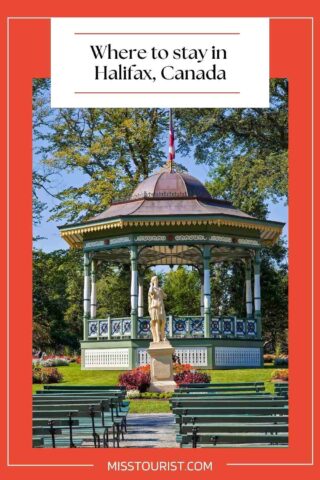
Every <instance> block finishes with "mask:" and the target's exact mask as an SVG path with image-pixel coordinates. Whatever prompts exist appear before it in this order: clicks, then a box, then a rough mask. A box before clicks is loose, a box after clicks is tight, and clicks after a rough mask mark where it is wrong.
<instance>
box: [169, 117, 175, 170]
mask: <svg viewBox="0 0 320 480" xmlns="http://www.w3.org/2000/svg"><path fill="white" fill-rule="evenodd" d="M174 157H175V151H174V131H173V121H172V110H171V108H170V110H169V162H170V171H171V172H172V164H173V160H174Z"/></svg>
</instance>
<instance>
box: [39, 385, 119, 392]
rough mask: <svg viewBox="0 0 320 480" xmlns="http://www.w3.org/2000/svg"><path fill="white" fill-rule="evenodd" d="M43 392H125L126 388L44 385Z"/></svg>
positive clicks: (114, 386) (115, 386) (113, 386)
mask: <svg viewBox="0 0 320 480" xmlns="http://www.w3.org/2000/svg"><path fill="white" fill-rule="evenodd" d="M44 390H51V391H53V390H60V391H66V390H70V391H82V390H90V391H96V390H97V391H99V390H121V391H124V392H126V387H123V386H121V385H44Z"/></svg>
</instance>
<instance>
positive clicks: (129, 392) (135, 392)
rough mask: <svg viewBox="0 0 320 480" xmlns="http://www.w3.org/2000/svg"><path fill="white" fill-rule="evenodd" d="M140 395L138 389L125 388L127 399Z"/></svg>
mask: <svg viewBox="0 0 320 480" xmlns="http://www.w3.org/2000/svg"><path fill="white" fill-rule="evenodd" d="M140 396H141V393H140V392H139V390H127V398H128V399H131V398H140Z"/></svg>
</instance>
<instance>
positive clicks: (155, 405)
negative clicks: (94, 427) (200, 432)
mask: <svg viewBox="0 0 320 480" xmlns="http://www.w3.org/2000/svg"><path fill="white" fill-rule="evenodd" d="M58 370H59V371H60V372H61V373H62V374H63V382H62V383H60V384H59V385H116V384H117V383H118V376H119V374H120V373H121V371H104V370H81V369H80V365H78V364H76V363H71V364H70V365H69V366H68V367H58ZM273 370H274V367H273V366H271V365H270V366H269V365H268V366H265V368H247V369H239V370H205V371H206V372H207V373H208V374H209V375H210V376H211V381H212V382H225V383H227V382H259V381H263V382H266V391H267V392H273V384H272V383H271V382H270V378H271V372H272V371H273ZM203 371H204V370H203ZM42 389H43V385H40V384H36V385H32V392H33V393H34V392H36V391H37V390H42ZM130 412H131V413H166V412H170V409H169V402H168V401H167V400H158V399H146V400H131V402H130Z"/></svg>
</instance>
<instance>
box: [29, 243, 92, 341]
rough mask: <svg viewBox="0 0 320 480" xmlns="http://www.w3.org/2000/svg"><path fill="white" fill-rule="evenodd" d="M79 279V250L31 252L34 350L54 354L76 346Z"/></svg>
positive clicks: (78, 330)
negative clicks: (49, 350)
mask: <svg viewBox="0 0 320 480" xmlns="http://www.w3.org/2000/svg"><path fill="white" fill-rule="evenodd" d="M82 278H83V276H82V253H81V252H80V251H78V250H67V251H65V250H56V251H55V252H51V253H45V252H43V251H41V250H36V251H34V253H33V342H34V346H35V347H36V348H41V349H42V350H45V349H53V350H56V351H57V350H60V349H62V348H63V347H64V346H68V347H70V348H73V349H77V348H78V347H79V338H80V334H81V329H82ZM80 305H81V306H80ZM71 311H72V312H73V315H71Z"/></svg>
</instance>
